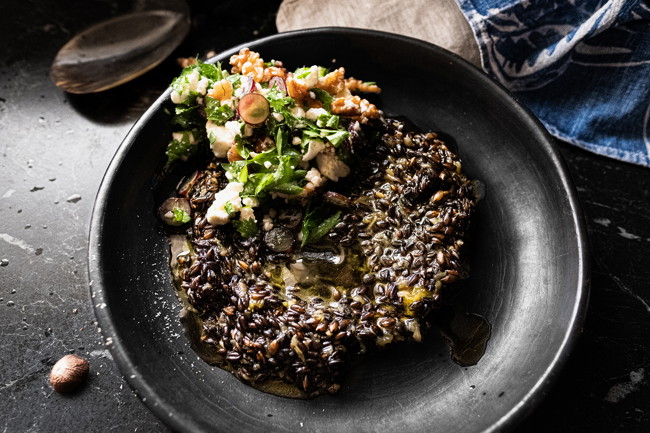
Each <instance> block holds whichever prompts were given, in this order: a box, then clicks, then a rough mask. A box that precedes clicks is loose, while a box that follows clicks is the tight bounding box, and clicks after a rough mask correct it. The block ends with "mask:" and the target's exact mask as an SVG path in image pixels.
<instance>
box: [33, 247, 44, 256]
mask: <svg viewBox="0 0 650 433" xmlns="http://www.w3.org/2000/svg"><path fill="white" fill-rule="evenodd" d="M34 254H36V255H37V256H40V255H41V254H43V248H36V250H34Z"/></svg>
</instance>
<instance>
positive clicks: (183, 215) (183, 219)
mask: <svg viewBox="0 0 650 433" xmlns="http://www.w3.org/2000/svg"><path fill="white" fill-rule="evenodd" d="M172 213H173V214H174V221H176V222H178V223H181V224H185V223H187V222H189V221H190V220H191V219H192V217H190V215H189V214H188V213H187V212H185V211H184V210H183V209H181V208H179V207H175V208H174V209H172Z"/></svg>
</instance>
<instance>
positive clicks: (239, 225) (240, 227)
mask: <svg viewBox="0 0 650 433" xmlns="http://www.w3.org/2000/svg"><path fill="white" fill-rule="evenodd" d="M232 225H233V226H234V227H235V229H236V230H237V231H238V232H239V234H240V235H242V237H244V238H252V237H253V236H255V235H256V234H257V232H258V229H257V223H256V222H255V220H254V219H252V218H251V219H247V220H234V221H233V222H232Z"/></svg>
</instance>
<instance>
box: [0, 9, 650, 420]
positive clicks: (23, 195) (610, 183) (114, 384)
mask: <svg viewBox="0 0 650 433" xmlns="http://www.w3.org/2000/svg"><path fill="white" fill-rule="evenodd" d="M155 3H156V2H154V1H136V2H128V1H116V0H104V1H102V0H93V1H79V0H72V1H68V2H56V1H35V0H24V1H17V0H11V1H6V2H3V8H2V13H1V14H0V41H2V44H1V45H0V54H1V55H0V260H3V262H2V266H1V267H0V349H1V350H0V366H1V367H2V368H0V402H1V404H0V431H2V432H35V431H99V432H109V431H139V432H144V431H164V430H165V428H164V427H163V426H162V424H161V423H160V422H159V421H158V420H157V419H156V418H155V417H154V416H153V415H152V414H151V413H150V412H149V411H148V409H147V408H146V407H145V406H144V405H143V404H142V403H141V402H140V401H139V399H138V397H137V396H136V395H135V393H134V392H133V391H132V390H131V389H130V388H129V386H128V385H127V383H126V381H125V380H124V379H123V378H122V376H121V375H120V373H119V370H118V368H117V366H116V365H115V363H114V362H113V360H112V359H111V355H110V353H109V351H108V350H107V348H106V346H105V345H104V342H103V339H102V337H101V334H100V330H99V329H98V327H97V324H96V321H95V317H94V314H93V309H92V302H93V300H92V299H91V297H90V294H89V290H88V278H87V264H86V263H87V252H86V247H87V233H88V226H89V219H90V214H91V210H92V206H93V200H94V197H95V194H96V191H97V189H98V187H99V183H100V181H101V178H102V175H103V173H104V171H105V169H106V167H107V165H108V162H109V161H110V159H111V157H112V155H113V153H114V152H115V150H116V149H117V147H118V146H119V144H120V142H121V140H122V138H123V137H124V136H125V135H126V133H127V131H128V130H129V128H130V127H131V125H132V124H133V123H134V122H135V120H136V119H137V118H138V116H139V115H140V114H141V113H142V112H143V111H144V110H145V109H146V107H147V106H148V105H149V104H150V103H151V102H152V101H153V100H154V99H155V98H156V97H157V96H158V95H159V94H160V93H161V92H162V91H163V90H164V89H165V88H166V86H167V84H168V83H169V81H170V79H171V77H173V76H174V75H175V74H176V73H177V72H178V67H177V66H176V64H175V61H174V60H173V58H175V57H176V56H194V55H197V54H198V55H204V54H205V53H207V52H208V51H210V50H215V51H219V50H222V49H225V48H228V47H231V46H233V45H236V44H239V43H242V42H245V41H247V40H250V39H254V38H256V37H257V36H263V35H267V34H272V33H274V32H275V31H276V29H275V25H274V18H275V17H274V14H275V11H276V10H277V7H278V5H279V3H280V2H279V0H274V1H267V2H254V1H249V0H240V1H230V0H228V1H220V2H212V3H211V4H210V5H208V4H207V3H205V2H202V1H196V2H193V3H191V8H192V12H193V29H192V32H191V34H190V36H189V37H188V39H187V40H186V42H184V43H183V45H182V46H181V47H180V48H179V49H178V50H177V51H176V52H175V53H174V55H172V58H170V59H169V60H167V61H165V62H164V63H163V64H162V65H160V66H159V67H158V68H156V69H155V70H153V71H152V72H150V73H148V74H146V75H145V76H143V77H141V78H139V79H136V80H135V81H133V82H131V83H128V84H126V85H124V86H122V87H120V88H117V89H114V90H110V91H107V92H104V93H102V94H97V95H85V96H74V95H68V94H65V93H64V92H62V91H61V90H59V89H58V88H57V87H55V86H54V84H53V83H52V82H51V80H50V79H49V76H48V70H49V66H50V63H51V61H52V59H53V57H54V55H55V54H56V52H57V51H58V49H59V48H60V47H61V46H62V45H63V44H64V43H65V42H66V41H67V40H68V39H69V38H70V37H72V36H73V35H74V34H75V33H76V32H78V31H80V30H82V29H83V28H85V27H87V26H88V25H90V24H92V23H93V22H96V21H98V20H100V19H103V18H107V17H110V16H114V15H117V14H120V13H123V12H127V11H129V10H132V9H133V8H134V7H135V8H142V7H151V5H152V4H155ZM558 146H559V148H560V150H561V153H562V154H563V155H564V158H565V160H566V162H567V165H568V167H569V171H570V173H571V175H572V176H573V179H574V181H575V184H576V187H577V190H578V195H579V198H580V203H581V205H582V208H583V212H584V216H585V221H586V224H587V229H588V234H589V242H590V245H591V267H592V291H591V298H590V302H589V310H588V315H587V319H586V322H585V325H584V333H583V336H582V338H581V339H580V341H579V343H578V345H577V347H576V350H575V351H574V353H573V356H572V358H571V359H570V361H569V363H568V365H567V366H566V368H565V369H564V370H563V372H562V373H561V375H560V377H559V381H558V384H557V386H556V387H555V388H553V389H552V390H551V391H550V393H549V395H548V397H547V399H546V400H545V401H544V403H543V404H542V405H540V406H539V407H538V408H537V409H536V410H535V411H534V412H533V413H532V414H531V415H530V416H529V418H528V419H526V420H525V421H524V422H523V424H522V425H521V426H520V428H519V429H518V430H517V431H520V432H542V431H543V432H547V431H558V432H559V431H562V432H564V431H570V432H642V431H648V430H649V429H650V385H649V384H648V380H649V378H648V376H649V375H650V331H649V330H650V254H649V252H650V217H649V216H648V215H649V214H650V169H647V168H642V167H638V166H634V165H630V164H626V163H622V162H617V161H614V160H610V159H607V158H603V157H599V156H596V155H593V154H590V153H587V152H585V151H582V150H579V149H577V148H575V147H572V146H569V145H566V144H563V143H558ZM66 353H77V354H80V355H82V356H84V357H86V358H87V359H89V361H90V363H91V377H90V380H89V381H88V383H87V385H86V386H85V387H84V388H83V389H82V390H81V391H80V392H78V393H75V394H73V395H70V396H64V395H59V394H57V393H55V392H54V391H52V389H51V388H50V386H49V383H48V376H49V370H50V368H51V366H52V365H53V363H54V362H55V361H56V360H57V359H58V358H60V357H61V356H63V355H64V354H66Z"/></svg>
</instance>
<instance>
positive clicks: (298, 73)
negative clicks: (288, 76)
mask: <svg viewBox="0 0 650 433" xmlns="http://www.w3.org/2000/svg"><path fill="white" fill-rule="evenodd" d="M310 73H311V67H306V66H303V67H302V68H298V69H296V70H295V71H294V73H293V75H294V77H296V78H298V79H304V78H307V77H308V76H309V74H310Z"/></svg>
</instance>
